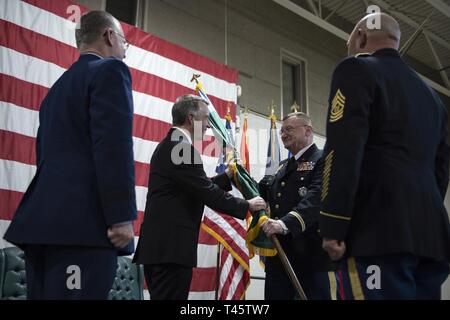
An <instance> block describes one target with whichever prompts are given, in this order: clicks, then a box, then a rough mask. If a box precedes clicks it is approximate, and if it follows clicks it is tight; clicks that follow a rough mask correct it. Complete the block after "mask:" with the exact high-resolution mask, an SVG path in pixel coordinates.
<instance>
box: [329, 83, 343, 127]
mask: <svg viewBox="0 0 450 320" xmlns="http://www.w3.org/2000/svg"><path fill="white" fill-rule="evenodd" d="M344 107H345V96H344V95H343V94H342V92H341V90H339V89H338V91H337V92H336V94H335V95H334V98H333V101H332V102H331V113H330V122H336V121H338V120H340V119H341V118H342V117H343V116H344Z"/></svg>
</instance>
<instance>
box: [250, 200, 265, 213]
mask: <svg viewBox="0 0 450 320" xmlns="http://www.w3.org/2000/svg"><path fill="white" fill-rule="evenodd" d="M247 201H248V208H249V210H250V211H252V212H253V211H258V210H263V209H265V208H267V205H266V202H265V201H264V199H263V198H261V197H254V198H253V199H250V200H247Z"/></svg>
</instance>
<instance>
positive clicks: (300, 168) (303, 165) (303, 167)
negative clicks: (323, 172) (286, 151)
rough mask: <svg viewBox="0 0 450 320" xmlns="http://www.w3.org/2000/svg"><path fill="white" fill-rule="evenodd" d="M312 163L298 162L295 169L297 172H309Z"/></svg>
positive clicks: (312, 165)
mask: <svg viewBox="0 0 450 320" xmlns="http://www.w3.org/2000/svg"><path fill="white" fill-rule="evenodd" d="M314 165H315V162H314V161H306V162H300V163H299V164H298V167H297V171H310V170H312V169H314Z"/></svg>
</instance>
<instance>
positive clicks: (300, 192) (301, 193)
mask: <svg viewBox="0 0 450 320" xmlns="http://www.w3.org/2000/svg"><path fill="white" fill-rule="evenodd" d="M307 193H308V188H306V187H300V188H298V195H299V196H300V197H304V196H306V194H307Z"/></svg>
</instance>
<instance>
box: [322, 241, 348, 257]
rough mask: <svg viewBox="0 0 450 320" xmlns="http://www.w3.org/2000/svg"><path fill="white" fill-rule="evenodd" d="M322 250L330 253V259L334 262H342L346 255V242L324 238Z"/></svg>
mask: <svg viewBox="0 0 450 320" xmlns="http://www.w3.org/2000/svg"><path fill="white" fill-rule="evenodd" d="M322 248H323V249H324V250H325V251H326V252H328V255H329V256H330V259H331V260H333V261H338V260H341V259H342V257H343V256H344V254H345V249H346V248H345V242H344V241H338V240H334V239H327V238H323V240H322Z"/></svg>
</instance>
